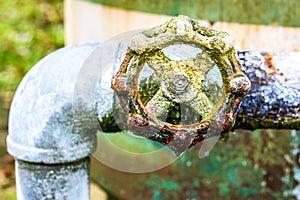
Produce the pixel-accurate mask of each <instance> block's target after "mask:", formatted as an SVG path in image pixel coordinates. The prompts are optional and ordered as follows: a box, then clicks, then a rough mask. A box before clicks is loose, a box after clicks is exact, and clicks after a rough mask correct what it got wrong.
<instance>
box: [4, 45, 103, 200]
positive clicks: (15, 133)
mask: <svg viewBox="0 0 300 200" xmlns="http://www.w3.org/2000/svg"><path fill="white" fill-rule="evenodd" d="M98 46H99V44H97V43H94V44H84V45H76V46H71V47H65V48H63V49H60V50H57V51H55V52H53V53H51V54H50V55H48V56H47V57H45V58H43V59H42V60H41V61H40V62H39V63H37V64H36V65H35V66H34V67H33V68H32V69H31V70H30V71H29V72H28V73H27V74H26V76H25V77H24V79H23V80H22V82H21V83H20V85H19V87H18V89H17V91H16V93H15V96H14V99H13V102H12V104H11V109H10V116H9V130H8V131H9V134H8V137H7V148H8V152H9V153H10V154H11V155H13V156H14V157H15V158H16V183H17V198H18V199H21V200H41V199H49V200H50V199H51V200H53V199H57V200H73V199H80V200H88V199H89V162H90V161H89V155H90V154H92V153H93V152H94V150H95V149H96V132H97V130H98V129H99V124H98V121H97V118H96V117H95V111H94V109H95V105H94V102H93V100H90V99H86V98H81V96H78V94H82V93H84V94H83V96H91V97H93V92H94V91H93V90H88V89H85V87H86V88H92V87H91V84H94V82H93V81H95V78H94V79H92V78H91V77H92V76H90V75H91V73H94V74H98V72H96V71H95V70H94V71H90V72H89V73H87V72H84V73H85V75H87V76H88V77H89V79H88V80H87V79H85V80H84V81H83V80H78V79H79V78H78V77H80V76H82V75H81V74H82V73H83V71H84V70H82V69H83V68H85V67H84V66H85V63H86V62H87V61H88V60H89V57H90V55H91V54H92V53H93V52H94V51H95V50H96V49H97V47H98ZM97 55H98V54H97ZM88 64H90V63H89V62H88ZM96 64H97V63H96ZM89 80H93V81H92V82H89ZM83 86H84V87H83ZM78 87H79V89H84V90H80V91H78ZM89 93H91V94H90V95H89ZM74 99H75V100H74Z"/></svg>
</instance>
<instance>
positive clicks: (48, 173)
mask: <svg viewBox="0 0 300 200" xmlns="http://www.w3.org/2000/svg"><path fill="white" fill-rule="evenodd" d="M89 164H90V159H89V158H88V157H86V158H84V159H82V160H79V161H76V162H71V163H65V164H52V165H49V164H37V163H30V162H26V161H22V160H16V185H17V197H18V199H20V200H27V199H31V200H41V199H64V200H74V199H83V200H85V199H89V171H90V170H89V169H90V165H89Z"/></svg>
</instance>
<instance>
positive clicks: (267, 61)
mask: <svg viewBox="0 0 300 200" xmlns="http://www.w3.org/2000/svg"><path fill="white" fill-rule="evenodd" d="M238 57H239V59H240V60H241V63H242V64H243V68H244V71H245V73H246V74H247V76H248V77H249V79H250V81H251V89H250V92H249V93H248V94H247V95H246V97H245V98H244V100H243V102H242V104H241V107H240V109H239V112H238V115H237V118H236V124H235V126H234V128H242V129H250V130H253V129H260V128H265V129H266V128H273V129H274V128H275V129H296V130H300V80H299V77H300V61H299V57H300V53H299V52H290V53H278V52H277V53H276V52H267V51H239V52H238Z"/></svg>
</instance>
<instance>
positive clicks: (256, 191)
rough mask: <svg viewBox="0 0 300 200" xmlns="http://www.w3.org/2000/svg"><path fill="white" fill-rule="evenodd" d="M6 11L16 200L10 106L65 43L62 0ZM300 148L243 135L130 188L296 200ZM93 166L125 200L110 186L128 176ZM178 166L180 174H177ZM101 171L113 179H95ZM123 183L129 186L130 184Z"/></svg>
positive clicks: (14, 1)
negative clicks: (28, 76)
mask: <svg viewBox="0 0 300 200" xmlns="http://www.w3.org/2000/svg"><path fill="white" fill-rule="evenodd" d="M0 11H1V12H0V30H1V34H0V37H1V38H0V44H1V51H0V199H1V200H8V199H16V196H15V189H14V175H13V174H14V169H13V160H12V159H11V157H9V156H7V153H6V149H5V137H6V134H7V128H8V126H7V118H8V112H9V106H10V103H11V100H12V97H13V94H14V91H15V90H16V88H17V85H18V83H19V82H20V81H21V79H22V77H23V76H24V75H25V73H26V72H27V71H28V70H29V69H30V68H31V67H32V66H33V65H34V64H35V63H36V62H37V61H39V60H40V59H41V58H42V57H44V56H45V55H47V54H49V53H50V52H53V51H54V50H56V49H58V48H60V47H63V46H64V27H63V21H64V19H63V1H62V0H52V1H46V0H40V1H38V0H27V1H21V0H19V1H18V0H10V1H4V0H3V1H0ZM299 148H300V136H299V131H298V132H296V131H293V132H292V131H289V130H288V131H278V130H258V131H253V132H251V131H243V130H237V131H235V133H234V134H231V136H230V138H229V140H228V141H227V142H226V143H218V144H217V145H216V147H215V148H214V149H213V151H212V152H211V154H210V156H209V157H207V158H205V159H201V160H199V159H198V157H197V156H195V154H192V153H187V154H186V155H184V156H183V157H181V158H180V161H179V162H176V163H175V164H174V165H173V166H171V168H174V169H173V170H170V171H164V172H162V173H165V174H164V175H165V176H166V177H168V178H166V179H164V180H162V179H160V177H159V174H155V173H153V174H152V175H150V174H149V175H146V176H145V177H146V179H142V180H137V182H136V183H132V185H133V188H132V190H131V192H132V195H133V196H135V197H136V198H137V199H142V198H146V197H149V198H150V199H155V200H160V199H184V198H186V197H187V196H188V197H190V198H193V199H199V198H201V199H296V196H295V195H293V192H292V191H293V189H294V188H295V187H296V186H297V185H298V182H297V181H296V179H295V173H296V170H299V168H300V163H299V155H300V153H299ZM195 162H198V164H197V165H196V164H194V163H195ZM94 166H97V167H99V168H98V169H95V167H94V168H93V169H92V170H94V171H92V173H94V174H96V175H94V177H99V178H98V179H97V180H96V181H97V182H98V183H100V184H102V186H104V188H106V189H107V190H108V191H110V192H111V193H114V195H116V196H122V195H121V193H119V191H118V190H119V189H120V188H118V186H117V185H113V183H114V182H112V181H110V180H116V181H118V180H120V178H122V176H123V175H122V173H119V172H112V171H111V170H105V169H103V166H102V168H101V166H100V164H97V163H96V164H95V165H94ZM198 166H201V167H198ZM100 168H101V169H100ZM99 169H100V170H99ZM178 169H182V171H177V172H176V173H175V174H172V173H174V171H176V170H178ZM99 172H105V173H107V174H105V176H101V174H100V175H99V176H97V173H99ZM171 172H172V173H171ZM168 173H170V174H168ZM298 173H299V172H298ZM178 174H180V176H179V175H178ZM102 175H103V174H102ZM125 177H126V176H125ZM182 177H185V178H184V179H181V178H182ZM187 180H188V181H187ZM124 181H125V182H126V184H128V179H126V180H124ZM135 184H143V187H144V188H145V190H143V191H141V190H138V189H137V188H136V187H135V188H134V185H135ZM121 189H122V188H121ZM121 189H120V191H122V190H121ZM112 191H114V192H112ZM111 198H112V197H111ZM146 199H148V198H146Z"/></svg>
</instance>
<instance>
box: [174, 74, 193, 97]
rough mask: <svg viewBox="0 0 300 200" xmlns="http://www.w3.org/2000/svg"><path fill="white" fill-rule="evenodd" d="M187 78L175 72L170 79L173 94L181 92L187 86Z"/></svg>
mask: <svg viewBox="0 0 300 200" xmlns="http://www.w3.org/2000/svg"><path fill="white" fill-rule="evenodd" d="M189 83H190V81H189V78H188V77H187V76H185V75H183V74H177V75H175V77H174V78H173V80H172V92H174V93H175V94H180V93H183V92H185V91H186V90H187V88H188V86H189Z"/></svg>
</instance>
